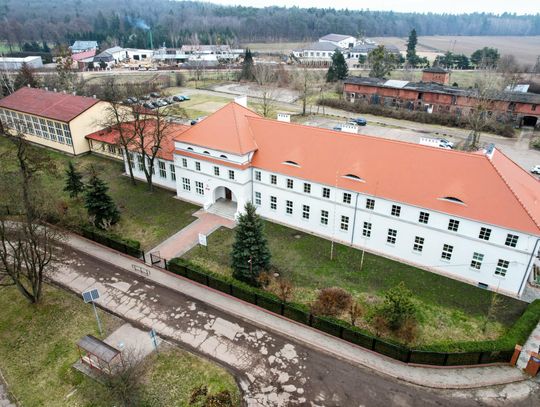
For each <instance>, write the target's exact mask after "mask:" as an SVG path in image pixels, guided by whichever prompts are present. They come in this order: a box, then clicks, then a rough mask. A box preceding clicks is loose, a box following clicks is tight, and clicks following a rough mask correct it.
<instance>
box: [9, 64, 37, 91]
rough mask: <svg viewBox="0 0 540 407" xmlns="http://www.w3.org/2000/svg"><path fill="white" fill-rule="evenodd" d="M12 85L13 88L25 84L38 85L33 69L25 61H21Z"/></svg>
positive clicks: (18, 87) (35, 86) (34, 86)
mask: <svg viewBox="0 0 540 407" xmlns="http://www.w3.org/2000/svg"><path fill="white" fill-rule="evenodd" d="M13 86H14V87H15V89H20V88H22V87H25V86H30V87H31V88H38V87H39V80H38V79H37V78H36V76H35V75H34V70H33V69H32V68H31V67H30V66H29V65H28V64H27V63H26V62H23V63H22V65H21V67H20V68H19V71H18V72H17V76H16V77H15V81H14V83H13Z"/></svg>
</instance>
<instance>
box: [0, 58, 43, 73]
mask: <svg viewBox="0 0 540 407" xmlns="http://www.w3.org/2000/svg"><path fill="white" fill-rule="evenodd" d="M23 63H26V65H28V66H29V67H30V68H32V69H39V68H43V60H42V59H41V57H39V56H36V57H24V58H12V57H0V69H1V70H8V71H9V70H13V71H16V70H18V69H21V66H22V64H23Z"/></svg>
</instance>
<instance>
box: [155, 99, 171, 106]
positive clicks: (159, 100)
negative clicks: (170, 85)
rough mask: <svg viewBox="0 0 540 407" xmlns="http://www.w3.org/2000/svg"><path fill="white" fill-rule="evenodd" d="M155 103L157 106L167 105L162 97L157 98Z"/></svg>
mask: <svg viewBox="0 0 540 407" xmlns="http://www.w3.org/2000/svg"><path fill="white" fill-rule="evenodd" d="M154 103H155V104H156V105H158V106H159V107H165V106H167V105H168V103H167V102H166V101H165V100H163V99H158V100H156V101H155V102H154Z"/></svg>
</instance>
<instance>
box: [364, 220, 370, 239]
mask: <svg viewBox="0 0 540 407" xmlns="http://www.w3.org/2000/svg"><path fill="white" fill-rule="evenodd" d="M362 235H363V236H364V237H371V222H364V227H363V228H362Z"/></svg>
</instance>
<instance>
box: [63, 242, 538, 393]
mask: <svg viewBox="0 0 540 407" xmlns="http://www.w3.org/2000/svg"><path fill="white" fill-rule="evenodd" d="M67 244H68V245H70V246H71V247H73V248H74V249H76V250H79V251H81V252H84V253H87V254H88V255H90V256H92V257H95V258H98V259H100V260H102V261H105V262H108V263H110V264H112V265H114V266H116V267H119V268H121V269H124V270H127V271H130V272H132V273H134V274H135V275H137V276H138V277H141V274H140V273H138V272H136V271H134V266H139V268H140V267H141V266H144V263H142V262H141V261H139V260H137V259H134V258H131V257H128V256H125V255H123V254H120V253H118V252H115V251H113V250H111V249H109V248H106V247H103V246H101V245H99V244H97V243H94V242H92V241H89V240H86V239H84V238H82V237H79V236H76V235H69V237H68V240H67ZM144 267H145V269H146V270H147V271H148V275H145V277H146V278H147V279H148V280H150V281H153V282H155V283H157V284H159V285H162V286H165V287H168V288H170V289H173V290H175V291H177V292H180V293H183V294H185V295H188V296H190V297H192V298H196V299H198V300H201V301H204V302H205V303H207V304H209V305H211V306H213V307H215V308H217V309H220V310H223V311H225V312H227V313H229V314H232V315H234V316H236V317H239V318H241V319H244V320H247V321H249V322H251V323H252V324H254V325H258V326H259V327H261V328H263V329H266V330H272V331H275V332H277V333H279V334H282V335H284V336H287V337H289V338H292V339H294V340H296V341H299V342H301V343H303V344H305V345H308V346H309V347H312V348H316V349H318V350H320V351H323V352H325V353H328V354H330V355H332V356H334V357H337V358H339V359H341V360H345V361H348V362H349V363H353V364H358V365H362V366H365V367H368V368H370V369H373V370H375V371H377V372H379V373H382V374H385V375H388V376H390V377H393V378H397V379H400V380H403V381H406V382H409V383H412V384H415V385H418V386H424V387H431V388H438V389H474V388H479V387H486V386H494V385H502V384H508V383H513V382H518V381H522V380H526V379H527V378H528V376H526V375H525V374H524V373H522V372H521V371H520V370H519V369H516V368H513V367H510V366H507V365H493V366H485V367H463V368H438V367H420V366H412V365H407V364H404V363H401V362H399V361H396V360H393V359H391V358H388V357H385V356H383V355H379V354H377V353H374V352H371V351H369V350H366V349H364V348H361V347H358V346H355V345H353V344H350V343H348V342H345V341H343V340H340V339H339V338H335V337H333V336H330V335H327V334H325V333H323V332H320V331H317V330H315V329H312V328H310V327H307V326H305V325H302V324H298V323H295V322H293V321H290V320H287V319H285V318H282V317H280V316H277V315H275V314H272V313H270V312H267V311H265V310H263V309H260V308H258V307H256V306H254V305H251V304H249V303H245V302H242V301H240V300H238V299H236V298H234V297H231V296H228V295H226V294H224V293H221V292H218V291H214V290H212V289H210V288H208V287H205V286H202V285H199V284H197V283H195V282H192V281H190V280H187V279H185V278H182V277H179V276H176V275H174V274H172V273H169V272H167V271H164V270H161V269H157V268H153V267H150V266H144Z"/></svg>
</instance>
